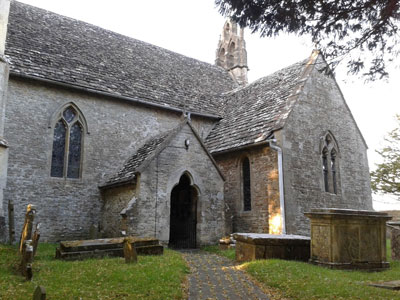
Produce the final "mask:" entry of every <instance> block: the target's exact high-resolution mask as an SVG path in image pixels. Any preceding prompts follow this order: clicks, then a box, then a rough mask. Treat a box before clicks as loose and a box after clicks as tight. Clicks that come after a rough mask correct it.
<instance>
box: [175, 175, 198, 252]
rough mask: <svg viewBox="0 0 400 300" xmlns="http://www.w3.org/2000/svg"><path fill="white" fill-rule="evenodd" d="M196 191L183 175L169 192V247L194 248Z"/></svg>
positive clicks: (188, 179)
mask: <svg viewBox="0 0 400 300" xmlns="http://www.w3.org/2000/svg"><path fill="white" fill-rule="evenodd" d="M197 195H198V193H197V190H196V189H195V188H194V187H193V186H191V185H190V178H189V176H188V175H187V174H183V175H182V176H181V178H180V179H179V184H178V185H177V186H175V187H174V188H173V189H172V191H171V213H170V229H169V247H171V248H196V224H197Z"/></svg>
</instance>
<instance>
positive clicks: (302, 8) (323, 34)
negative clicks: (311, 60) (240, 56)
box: [215, 0, 400, 80]
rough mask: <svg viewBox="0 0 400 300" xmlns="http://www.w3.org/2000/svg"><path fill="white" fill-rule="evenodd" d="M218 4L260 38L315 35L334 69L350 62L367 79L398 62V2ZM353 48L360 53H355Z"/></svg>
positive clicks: (255, 0) (229, 0)
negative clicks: (283, 35) (282, 35)
mask: <svg viewBox="0 0 400 300" xmlns="http://www.w3.org/2000/svg"><path fill="white" fill-rule="evenodd" d="M215 3H216V5H217V6H218V7H219V10H220V12H221V13H222V14H223V15H225V16H230V17H231V18H232V19H233V20H234V21H236V22H238V23H239V24H240V25H241V26H242V27H245V26H247V27H249V28H250V29H251V30H252V31H253V32H256V31H257V32H259V33H260V34H261V36H274V35H278V34H279V33H281V32H289V33H295V34H298V35H310V36H311V38H312V40H313V42H314V43H315V44H316V47H317V48H318V49H320V50H321V51H322V52H323V54H324V55H325V58H327V59H328V60H329V61H330V63H331V67H333V68H334V67H335V66H336V65H337V63H339V62H340V61H341V60H346V61H347V65H348V70H349V72H350V73H354V74H356V73H359V72H360V71H362V72H363V75H365V76H366V78H367V79H371V80H374V79H376V78H382V77H385V76H387V75H388V73H387V72H386V65H387V63H392V62H393V61H394V59H395V57H396V56H397V54H398V52H399V50H400V46H399V42H400V38H399V35H398V26H399V16H400V5H399V1H397V0H389V1H388V0H352V1H349V0H328V1H319V0H280V1H274V0H252V1H248V0H215ZM354 49H357V50H359V51H357V52H354V51H353V52H352V50H354ZM350 52H352V53H350ZM349 53H350V54H351V55H349ZM368 54H369V55H368ZM371 54H372V55H371Z"/></svg>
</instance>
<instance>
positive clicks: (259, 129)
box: [206, 60, 307, 153]
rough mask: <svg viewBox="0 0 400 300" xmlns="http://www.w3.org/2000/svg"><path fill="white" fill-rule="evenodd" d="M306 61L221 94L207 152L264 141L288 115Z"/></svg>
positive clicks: (208, 138) (226, 149) (208, 139)
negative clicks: (220, 116)
mask: <svg viewBox="0 0 400 300" xmlns="http://www.w3.org/2000/svg"><path fill="white" fill-rule="evenodd" d="M306 64H307V60H305V61H301V62H299V63H296V64H294V65H292V66H289V67H287V68H284V69H282V70H280V71H277V72H275V73H273V74H272V75H269V76H267V77H264V78H261V79H259V80H257V81H255V82H253V83H252V84H250V85H248V86H246V87H243V88H240V89H236V90H234V91H232V92H228V93H226V94H225V96H224V97H225V102H224V110H225V114H224V116H223V119H222V120H220V121H219V122H218V123H217V124H216V125H215V127H214V128H213V130H212V131H211V132H210V134H209V135H208V137H207V139H206V145H207V147H208V148H209V150H210V152H211V153H217V152H223V151H228V150H231V149H234V148H238V147H243V146H247V145H252V144H256V143H258V142H262V141H265V140H266V139H267V138H268V137H269V136H270V135H271V134H272V132H273V130H277V129H279V127H281V125H282V122H281V121H282V119H285V118H286V117H287V115H288V113H289V112H290V106H291V101H290V98H291V97H290V96H291V95H293V94H295V93H296V87H298V86H299V82H300V81H301V76H302V74H303V71H304V69H305V66H306Z"/></svg>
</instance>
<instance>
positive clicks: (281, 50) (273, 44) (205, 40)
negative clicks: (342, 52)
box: [19, 0, 400, 209]
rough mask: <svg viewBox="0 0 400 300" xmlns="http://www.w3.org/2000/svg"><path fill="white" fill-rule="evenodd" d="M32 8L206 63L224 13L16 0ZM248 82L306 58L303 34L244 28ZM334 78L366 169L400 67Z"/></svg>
mask: <svg viewBox="0 0 400 300" xmlns="http://www.w3.org/2000/svg"><path fill="white" fill-rule="evenodd" d="M19 1H21V2H25V3H28V4H31V5H34V6H37V7H41V8H45V9H48V10H51V11H54V12H56V13H59V14H62V15H66V16H69V17H72V18H75V19H79V20H83V21H86V22H88V23H91V24H95V25H98V26H100V27H103V28H107V29H110V30H112V31H115V32H119V33H121V34H124V35H127V36H131V37H133V38H136V39H139V40H142V41H145V42H148V43H151V44H154V45H157V46H160V47H163V48H166V49H169V50H172V51H175V52H178V53H181V54H184V55H187V56H190V57H193V58H196V59H199V60H202V61H205V62H208V63H214V59H215V51H216V48H217V43H218V40H219V35H220V33H221V31H222V26H223V24H224V21H225V20H224V18H223V17H222V16H220V15H219V13H218V11H217V9H216V8H215V6H214V0H201V1H199V0H168V1H167V0H113V1H104V0H69V1H67V0H19ZM245 39H246V44H247V55H248V65H249V68H250V72H249V81H250V82H251V81H254V80H256V79H258V78H260V77H263V76H266V75H268V74H270V73H272V72H274V71H276V70H279V69H280V68H283V67H286V66H288V65H290V64H292V63H295V62H297V61H300V60H303V59H305V58H307V57H308V56H309V55H310V53H311V51H312V49H313V47H312V44H311V43H310V42H309V41H307V39H305V38H302V39H301V38H296V37H293V36H280V37H277V38H274V39H267V38H259V37H258V35H257V34H255V35H251V34H250V32H249V31H247V32H245ZM336 79H337V81H338V83H339V85H340V87H341V89H342V92H343V94H344V96H345V98H346V101H347V104H348V105H349V107H350V109H351V111H352V113H353V116H354V118H355V119H356V121H357V124H358V126H359V128H360V130H361V132H362V133H363V135H364V138H365V140H366V142H367V144H368V146H369V151H368V156H369V162H370V169H371V170H372V169H373V168H374V165H375V163H376V162H378V161H379V155H377V154H376V153H375V149H379V148H381V147H382V145H383V144H382V142H383V136H384V135H385V134H386V133H387V132H388V131H389V130H391V129H393V128H394V127H395V126H396V123H395V119H394V115H395V114H396V113H398V114H400V101H399V97H400V70H399V68H392V69H391V70H390V79H389V80H388V81H387V82H383V81H379V82H374V83H367V84H364V82H363V80H361V79H358V78H356V77H348V76H346V72H345V71H338V74H337V76H336ZM374 199H375V200H377V201H374V207H375V209H400V202H397V203H396V202H393V200H392V199H391V197H387V196H385V197H379V196H377V195H374Z"/></svg>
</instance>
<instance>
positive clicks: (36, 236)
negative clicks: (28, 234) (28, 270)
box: [32, 223, 40, 257]
mask: <svg viewBox="0 0 400 300" xmlns="http://www.w3.org/2000/svg"><path fill="white" fill-rule="evenodd" d="M39 229H40V223H38V224H36V229H35V232H34V233H33V238H32V246H33V257H35V255H36V250H37V247H38V245H39V238H40V230H39Z"/></svg>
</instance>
